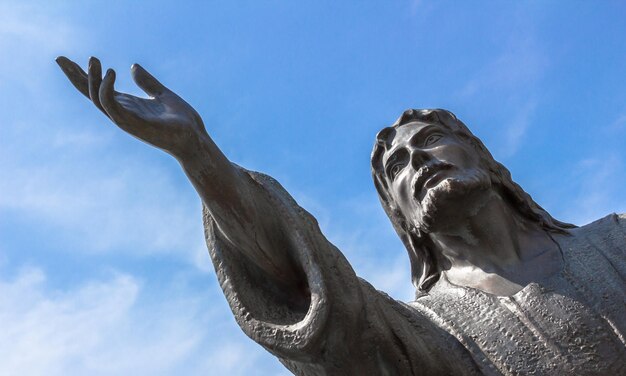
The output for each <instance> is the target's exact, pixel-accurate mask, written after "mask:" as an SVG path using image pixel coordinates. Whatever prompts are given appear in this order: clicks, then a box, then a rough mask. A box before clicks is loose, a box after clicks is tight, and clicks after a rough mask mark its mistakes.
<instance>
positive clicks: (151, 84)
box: [130, 64, 170, 97]
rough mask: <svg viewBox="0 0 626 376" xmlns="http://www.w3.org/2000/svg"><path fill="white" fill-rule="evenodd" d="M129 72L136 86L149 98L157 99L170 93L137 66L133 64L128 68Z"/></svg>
mask: <svg viewBox="0 0 626 376" xmlns="http://www.w3.org/2000/svg"><path fill="white" fill-rule="evenodd" d="M130 72H131V74H132V76H133V80H135V83H136V84H137V86H139V87H140V88H141V89H142V90H143V91H145V92H146V94H148V95H149V96H151V97H158V96H159V95H162V94H164V93H167V92H169V91H170V90H169V89H168V88H166V87H165V86H163V84H162V83H160V82H159V81H158V80H157V79H156V78H154V76H152V75H151V74H150V73H148V71H146V70H145V69H143V67H142V66H141V65H139V64H133V65H132V66H131V67H130Z"/></svg>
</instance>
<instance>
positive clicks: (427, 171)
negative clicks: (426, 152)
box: [412, 163, 454, 202]
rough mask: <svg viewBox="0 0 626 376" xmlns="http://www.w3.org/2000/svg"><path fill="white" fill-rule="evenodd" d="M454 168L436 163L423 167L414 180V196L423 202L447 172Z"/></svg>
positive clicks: (446, 164)
mask: <svg viewBox="0 0 626 376" xmlns="http://www.w3.org/2000/svg"><path fill="white" fill-rule="evenodd" d="M453 167H454V166H452V165H451V164H448V163H436V164H431V165H426V166H423V167H421V168H420V169H419V170H417V174H415V178H414V179H413V187H412V188H413V196H414V197H415V198H416V199H418V200H419V201H420V202H421V201H422V199H423V198H424V196H426V192H427V191H428V189H430V188H432V187H434V186H435V185H437V184H438V183H439V181H440V180H441V179H442V178H443V176H444V175H445V172H446V171H448V170H451V169H452V168H453Z"/></svg>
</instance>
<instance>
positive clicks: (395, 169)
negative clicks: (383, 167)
mask: <svg viewBox="0 0 626 376" xmlns="http://www.w3.org/2000/svg"><path fill="white" fill-rule="evenodd" d="M400 171H402V165H401V164H399V163H396V164H395V165H393V166H391V168H390V169H389V176H390V177H391V180H394V179H395V178H396V176H397V175H398V174H399V173H400Z"/></svg>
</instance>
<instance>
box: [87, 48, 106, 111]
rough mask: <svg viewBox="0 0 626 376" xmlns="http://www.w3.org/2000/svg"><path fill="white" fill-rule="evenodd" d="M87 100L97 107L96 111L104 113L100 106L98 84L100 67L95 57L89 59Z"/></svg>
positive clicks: (100, 81) (100, 72)
mask: <svg viewBox="0 0 626 376" xmlns="http://www.w3.org/2000/svg"><path fill="white" fill-rule="evenodd" d="M88 72H89V76H88V81H89V98H91V101H92V102H93V104H95V105H96V107H98V109H99V110H100V111H102V112H104V113H105V115H106V111H104V108H102V105H101V104H100V84H101V83H102V65H101V64H100V60H98V59H97V58H95V57H93V56H92V57H90V58H89V69H88Z"/></svg>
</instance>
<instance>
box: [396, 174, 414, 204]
mask: <svg viewBox="0 0 626 376" xmlns="http://www.w3.org/2000/svg"><path fill="white" fill-rule="evenodd" d="M393 190H394V192H395V196H396V202H397V203H398V204H399V205H400V206H401V207H403V208H410V207H412V206H413V204H414V201H415V200H414V199H413V191H412V189H411V179H410V178H409V177H408V174H403V176H402V178H399V179H396V181H395V182H393Z"/></svg>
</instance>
